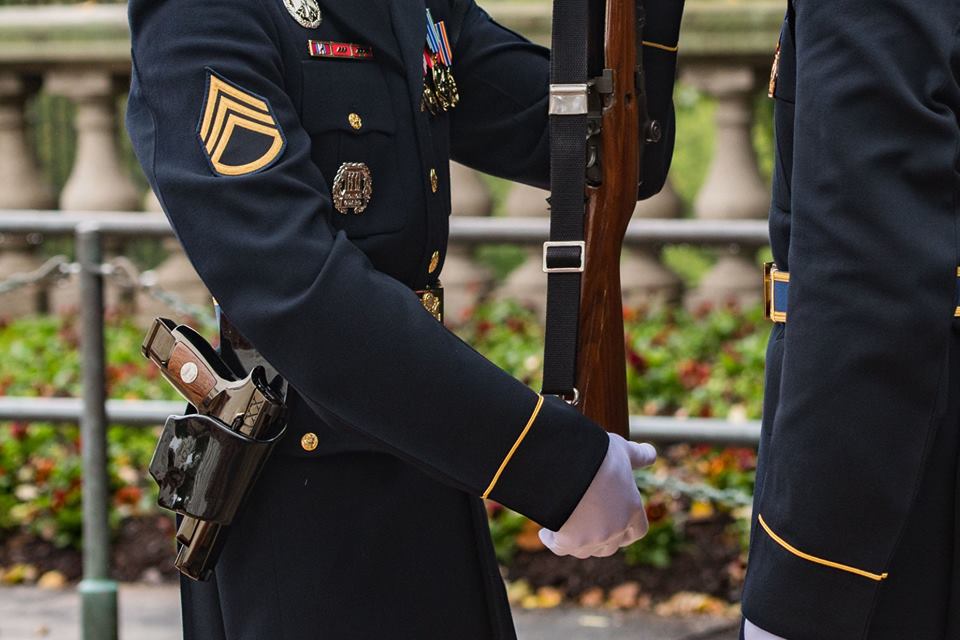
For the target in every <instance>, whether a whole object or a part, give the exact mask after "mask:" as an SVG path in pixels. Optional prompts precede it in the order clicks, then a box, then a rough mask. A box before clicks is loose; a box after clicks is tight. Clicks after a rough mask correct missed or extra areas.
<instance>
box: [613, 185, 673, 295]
mask: <svg viewBox="0 0 960 640" xmlns="http://www.w3.org/2000/svg"><path fill="white" fill-rule="evenodd" d="M682 211H683V202H682V201H681V200H680V196H678V195H677V192H676V191H674V189H673V185H671V184H670V182H669V180H668V181H667V183H666V184H665V185H664V187H663V190H662V191H661V192H660V193H658V194H657V195H655V196H654V197H652V198H650V199H649V200H642V201H640V202H638V203H637V207H636V209H634V211H633V217H634V218H635V219H636V218H649V219H664V218H679V217H680V214H681V213H682ZM620 288H621V290H622V291H623V304H624V307H627V308H634V309H635V308H638V307H641V306H646V305H657V304H663V303H666V302H676V301H678V300H679V299H680V294H681V290H682V283H681V282H680V278H678V277H677V274H675V273H673V272H672V271H670V270H669V269H667V268H666V267H665V266H664V265H663V264H662V263H661V262H660V248H659V247H641V248H630V247H624V250H623V260H622V262H621V264H620Z"/></svg>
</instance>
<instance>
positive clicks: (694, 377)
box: [677, 360, 711, 389]
mask: <svg viewBox="0 0 960 640" xmlns="http://www.w3.org/2000/svg"><path fill="white" fill-rule="evenodd" d="M710 370H711V369H710V365H709V364H708V363H706V362H697V361H695V360H684V361H683V362H681V363H680V364H679V365H677V373H678V374H679V375H680V384H682V385H683V386H684V387H685V388H687V389H695V388H697V387H699V386H702V385H704V384H706V382H707V380H709V379H710Z"/></svg>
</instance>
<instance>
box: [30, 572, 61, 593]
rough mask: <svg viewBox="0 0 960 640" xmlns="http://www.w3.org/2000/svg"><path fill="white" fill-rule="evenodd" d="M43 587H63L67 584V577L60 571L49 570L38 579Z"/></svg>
mask: <svg viewBox="0 0 960 640" xmlns="http://www.w3.org/2000/svg"><path fill="white" fill-rule="evenodd" d="M37 586H38V587H40V588H41V589H63V588H64V587H65V586H67V577H66V576H65V575H63V574H62V573H60V572H59V571H47V572H46V573H45V574H43V575H42V576H40V579H39V580H37Z"/></svg>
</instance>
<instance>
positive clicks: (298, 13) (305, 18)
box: [283, 0, 323, 29]
mask: <svg viewBox="0 0 960 640" xmlns="http://www.w3.org/2000/svg"><path fill="white" fill-rule="evenodd" d="M283 4H284V6H285V7H286V8H287V11H289V12H290V15H292V16H293V19H294V20H296V21H297V22H298V23H300V26H301V27H306V28H307V29H316V28H317V27H319V26H320V22H321V21H322V20H323V16H322V15H321V14H320V5H318V4H317V0H283Z"/></svg>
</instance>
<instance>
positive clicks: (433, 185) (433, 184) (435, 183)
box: [430, 169, 440, 193]
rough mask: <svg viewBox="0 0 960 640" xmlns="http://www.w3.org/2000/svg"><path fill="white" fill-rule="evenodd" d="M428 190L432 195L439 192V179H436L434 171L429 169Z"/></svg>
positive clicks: (435, 171)
mask: <svg viewBox="0 0 960 640" xmlns="http://www.w3.org/2000/svg"><path fill="white" fill-rule="evenodd" d="M430 190H431V191H433V192H434V193H436V192H437V191H439V190H440V178H438V177H437V170H436V169H430Z"/></svg>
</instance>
